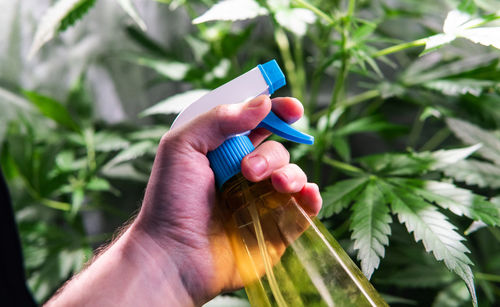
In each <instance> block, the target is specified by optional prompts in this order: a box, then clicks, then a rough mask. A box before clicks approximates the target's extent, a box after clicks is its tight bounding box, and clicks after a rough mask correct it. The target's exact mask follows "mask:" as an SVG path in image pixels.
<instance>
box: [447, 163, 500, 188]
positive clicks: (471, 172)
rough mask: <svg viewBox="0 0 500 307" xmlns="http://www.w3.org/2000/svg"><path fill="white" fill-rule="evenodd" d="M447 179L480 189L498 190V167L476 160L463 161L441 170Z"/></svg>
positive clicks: (499, 170) (499, 174) (499, 171)
mask: <svg viewBox="0 0 500 307" xmlns="http://www.w3.org/2000/svg"><path fill="white" fill-rule="evenodd" d="M442 171H443V172H444V174H445V175H446V176H448V177H452V178H453V179H454V180H456V181H462V182H465V183H467V184H468V185H477V186H479V187H480V188H486V187H489V188H491V189H498V188H500V166H498V165H494V164H491V163H487V162H482V161H476V160H465V161H460V162H457V163H455V164H453V167H446V168H443V170H442Z"/></svg>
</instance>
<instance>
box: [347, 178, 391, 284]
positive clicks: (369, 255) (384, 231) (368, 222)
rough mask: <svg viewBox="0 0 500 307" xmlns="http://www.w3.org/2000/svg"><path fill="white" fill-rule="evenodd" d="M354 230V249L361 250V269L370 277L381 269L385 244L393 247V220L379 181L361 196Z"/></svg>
mask: <svg viewBox="0 0 500 307" xmlns="http://www.w3.org/2000/svg"><path fill="white" fill-rule="evenodd" d="M352 211H353V213H352V216H351V226H350V228H351V230H352V238H353V239H354V249H357V250H358V259H359V260H361V270H362V271H363V274H365V276H366V277H367V278H370V277H371V275H372V273H373V271H375V269H376V268H378V266H379V264H380V258H384V255H385V248H384V245H388V244H389V237H388V236H389V235H390V234H391V227H390V225H389V224H390V223H391V222H392V218H391V216H390V214H389V208H388V206H387V205H386V204H385V201H384V195H383V194H382V193H381V191H380V189H379V188H378V186H377V184H376V182H375V181H373V180H372V181H370V182H369V183H368V185H367V186H366V189H365V190H364V191H363V192H362V193H361V194H360V195H359V196H358V197H357V199H356V202H355V204H354V206H353V207H352Z"/></svg>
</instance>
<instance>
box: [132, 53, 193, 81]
mask: <svg viewBox="0 0 500 307" xmlns="http://www.w3.org/2000/svg"><path fill="white" fill-rule="evenodd" d="M125 59H126V60H129V61H131V62H134V63H137V64H139V65H142V66H146V67H149V68H152V69H154V70H155V71H156V72H157V73H158V74H160V75H162V76H163V77H165V78H167V79H170V80H173V81H180V80H182V79H184V78H185V77H186V74H187V73H188V71H189V70H190V69H191V65H190V64H187V63H182V62H177V61H170V60H163V59H158V58H154V57H146V56H126V57H125Z"/></svg>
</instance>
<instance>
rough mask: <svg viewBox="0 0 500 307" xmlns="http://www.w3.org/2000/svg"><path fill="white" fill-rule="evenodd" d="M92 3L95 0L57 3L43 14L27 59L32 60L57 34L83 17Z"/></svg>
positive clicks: (61, 1) (62, 0)
mask: <svg viewBox="0 0 500 307" xmlns="http://www.w3.org/2000/svg"><path fill="white" fill-rule="evenodd" d="M94 3H95V0H59V1H57V2H56V4H54V5H53V6H52V7H50V8H49V9H48V10H47V12H45V14H44V15H43V17H42V19H41V21H40V23H39V24H38V27H37V30H36V33H35V38H34V39H33V44H32V45H31V49H30V52H29V55H28V58H32V57H33V56H34V55H35V54H36V53H37V51H38V50H39V49H40V48H41V47H42V46H43V45H44V44H45V43H47V42H48V41H50V40H51V39H52V38H53V37H54V36H55V34H56V33H57V32H59V31H64V30H65V29H66V28H67V27H69V26H71V25H72V24H74V23H75V21H77V20H78V19H80V18H81V17H82V16H83V15H85V13H87V11H88V10H89V9H90V8H91V7H92V6H93V5H94Z"/></svg>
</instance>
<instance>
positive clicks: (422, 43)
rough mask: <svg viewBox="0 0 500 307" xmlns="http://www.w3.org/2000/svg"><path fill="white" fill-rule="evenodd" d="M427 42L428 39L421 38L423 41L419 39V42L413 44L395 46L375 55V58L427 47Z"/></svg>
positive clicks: (412, 42)
mask: <svg viewBox="0 0 500 307" xmlns="http://www.w3.org/2000/svg"><path fill="white" fill-rule="evenodd" d="M426 42H427V39H426V38H421V39H417V40H414V41H411V42H407V43H401V44H398V45H394V46H391V47H388V48H385V49H382V50H379V51H377V52H375V53H374V54H373V57H374V58H377V57H380V56H384V55H388V54H391V53H394V52H399V51H402V50H405V49H408V48H413V47H418V46H423V45H425V43H426Z"/></svg>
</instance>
